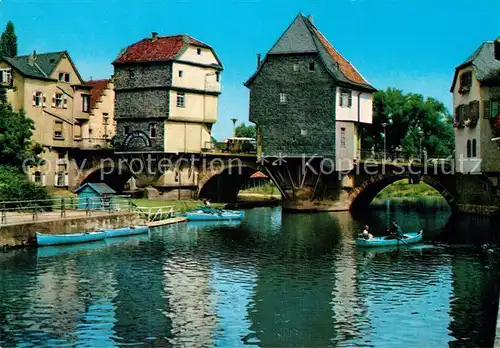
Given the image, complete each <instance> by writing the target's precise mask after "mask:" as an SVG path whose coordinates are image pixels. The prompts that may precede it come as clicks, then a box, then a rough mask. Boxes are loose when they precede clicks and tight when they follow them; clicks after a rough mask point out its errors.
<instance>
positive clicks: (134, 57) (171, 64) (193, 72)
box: [113, 33, 223, 153]
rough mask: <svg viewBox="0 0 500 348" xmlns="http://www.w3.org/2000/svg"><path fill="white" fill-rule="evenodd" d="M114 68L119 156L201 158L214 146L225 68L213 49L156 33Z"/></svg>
mask: <svg viewBox="0 0 500 348" xmlns="http://www.w3.org/2000/svg"><path fill="white" fill-rule="evenodd" d="M113 65H114V67H115V75H114V83H115V85H114V86H115V93H116V101H115V118H116V121H117V133H116V139H117V141H116V143H117V144H118V148H117V151H118V152H125V153H127V152H149V153H151V152H160V153H201V152H202V150H203V149H204V148H206V147H209V146H211V129H212V125H213V124H214V123H215V122H216V121H217V108H218V96H219V94H220V90H221V83H220V75H221V72H222V69H223V68H222V63H221V62H220V60H219V59H218V58H217V55H216V54H215V52H214V50H213V49H212V48H211V47H210V46H208V45H206V44H204V43H202V42H200V41H198V40H196V39H193V38H191V37H189V36H188V35H177V36H165V37H161V36H158V34H157V33H153V34H152V36H151V37H150V38H146V39H143V40H141V41H139V42H137V43H134V44H132V45H130V46H129V47H127V48H126V49H125V50H123V51H122V52H121V53H120V55H119V56H118V58H117V59H116V60H115V61H114V62H113Z"/></svg>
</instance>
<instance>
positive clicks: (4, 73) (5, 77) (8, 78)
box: [0, 69, 12, 84]
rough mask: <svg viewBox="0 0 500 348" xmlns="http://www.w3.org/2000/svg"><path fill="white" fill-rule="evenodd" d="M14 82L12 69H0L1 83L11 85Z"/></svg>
mask: <svg viewBox="0 0 500 348" xmlns="http://www.w3.org/2000/svg"><path fill="white" fill-rule="evenodd" d="M11 82H12V72H11V70H10V69H0V83H1V84H10V83H11Z"/></svg>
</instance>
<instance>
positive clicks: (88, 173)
mask: <svg viewBox="0 0 500 348" xmlns="http://www.w3.org/2000/svg"><path fill="white" fill-rule="evenodd" d="M133 177H135V176H134V175H133V174H132V173H131V171H130V170H129V169H128V168H125V167H123V166H122V167H118V166H115V165H102V166H97V167H93V168H90V169H87V170H85V171H83V172H81V173H80V174H79V175H78V177H77V179H76V186H77V187H78V186H80V185H83V184H85V183H87V182H90V183H97V182H103V183H105V184H107V185H108V186H109V187H111V188H112V189H113V190H115V191H116V192H122V191H123V190H124V188H125V184H126V183H127V181H128V180H129V179H130V178H133Z"/></svg>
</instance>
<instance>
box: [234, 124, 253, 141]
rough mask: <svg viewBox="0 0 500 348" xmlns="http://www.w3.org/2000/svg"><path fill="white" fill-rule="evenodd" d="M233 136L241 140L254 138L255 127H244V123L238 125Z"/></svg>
mask: <svg viewBox="0 0 500 348" xmlns="http://www.w3.org/2000/svg"><path fill="white" fill-rule="evenodd" d="M234 133H235V136H237V137H241V138H254V139H255V137H256V131H255V126H252V125H248V126H247V125H246V124H245V123H242V124H240V125H239V126H238V127H236V129H235V130H234Z"/></svg>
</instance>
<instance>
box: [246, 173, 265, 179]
mask: <svg viewBox="0 0 500 348" xmlns="http://www.w3.org/2000/svg"><path fill="white" fill-rule="evenodd" d="M250 179H267V175H266V174H264V173H262V172H255V173H253V174H252V176H250Z"/></svg>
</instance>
